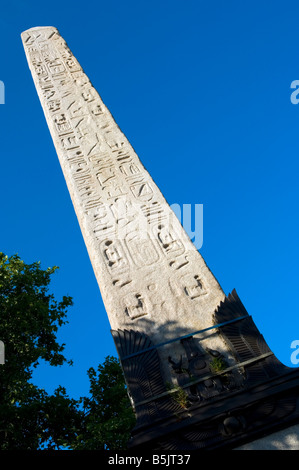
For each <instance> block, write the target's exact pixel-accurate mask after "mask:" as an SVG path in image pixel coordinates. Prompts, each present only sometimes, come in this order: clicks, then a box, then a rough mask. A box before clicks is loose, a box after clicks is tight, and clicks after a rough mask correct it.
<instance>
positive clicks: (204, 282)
mask: <svg viewBox="0 0 299 470" xmlns="http://www.w3.org/2000/svg"><path fill="white" fill-rule="evenodd" d="M22 41H23V44H24V48H25V52H26V56H27V60H28V64H29V67H30V70H31V73H32V77H33V80H34V83H35V86H36V89H37V93H38V95H39V98H40V101H41V105H42V107H43V110H44V114H45V117H46V120H47V123H48V126H49V129H50V132H51V135H52V138H53V142H54V145H55V148H56V151H57V154H58V157H59V160H60V164H61V167H62V170H63V173H64V177H65V180H66V183H67V186H68V189H69V192H70V195H71V198H72V202H73V205H74V208H75V211H76V214H77V217H78V221H79V224H80V227H81V230H82V234H83V237H84V240H85V243H86V247H87V249H88V252H89V256H90V259H91V262H92V265H93V268H94V272H95V276H96V278H97V281H98V284H99V287H100V290H101V294H102V298H103V301H104V304H105V307H106V310H107V314H108V317H109V321H110V324H111V328H112V329H118V328H120V329H133V330H138V331H144V332H146V333H147V334H149V335H150V336H151V338H152V340H153V341H154V342H155V343H159V342H161V341H166V340H168V339H171V338H173V337H177V336H180V335H184V334H187V333H191V332H193V331H195V330H199V329H202V328H206V327H208V326H210V325H211V324H212V314H213V312H214V310H215V309H216V307H217V306H218V305H219V304H220V301H222V300H224V298H225V295H224V293H223V291H222V289H221V287H220V286H219V284H218V282H217V281H216V279H215V278H214V276H213V275H212V273H211V272H210V270H209V269H208V267H207V266H206V263H205V262H204V260H203V258H202V256H201V255H200V254H199V253H198V251H197V250H196V248H195V246H194V245H193V243H192V242H191V241H190V239H189V237H188V236H187V234H186V232H185V231H184V230H183V228H182V226H181V224H180V222H179V220H178V219H177V218H176V217H175V215H174V213H173V211H172V210H171V208H170V207H169V205H168V204H167V202H166V201H165V199H164V197H163V196H162V194H161V192H160V190H159V189H158V187H157V186H156V184H155V183H154V181H153V180H152V178H151V176H150V175H149V173H148V172H147V171H146V170H145V168H144V166H143V165H142V163H141V162H140V160H139V158H138V156H137V155H136V153H135V151H134V149H133V148H132V146H131V145H130V143H129V142H128V140H127V138H126V137H125V135H124V134H123V133H122V132H121V130H120V129H119V127H118V126H117V124H116V123H115V121H114V119H113V117H112V116H111V114H110V112H109V110H108V109H107V108H106V106H105V105H104V104H103V101H102V99H101V98H100V96H99V94H98V93H97V91H96V90H95V89H94V87H93V86H92V84H91V82H90V80H89V79H88V77H87V76H86V74H85V73H84V72H83V70H82V68H81V66H80V64H79V63H78V61H77V60H76V58H75V57H74V56H73V54H72V52H71V51H70V49H69V48H68V46H67V44H66V43H65V41H64V39H63V38H62V37H61V36H60V34H59V33H58V31H57V29H56V28H53V27H37V28H32V29H29V30H27V31H25V32H23V33H22ZM217 341H218V347H220V348H221V347H222V349H224V347H223V345H222V343H221V344H219V342H220V339H217Z"/></svg>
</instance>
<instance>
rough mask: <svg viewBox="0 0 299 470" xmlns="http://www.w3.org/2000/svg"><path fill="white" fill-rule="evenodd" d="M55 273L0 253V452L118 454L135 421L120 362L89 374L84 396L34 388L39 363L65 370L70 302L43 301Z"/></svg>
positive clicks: (111, 362)
mask: <svg viewBox="0 0 299 470" xmlns="http://www.w3.org/2000/svg"><path fill="white" fill-rule="evenodd" d="M56 269H57V267H53V268H48V269H46V270H43V269H42V268H41V266H40V263H39V262H35V263H32V264H26V263H25V262H24V261H22V260H21V259H20V257H19V256H18V255H13V256H11V257H8V256H6V255H4V254H3V253H0V340H2V341H3V343H4V345H5V364H1V365H0V450H6V449H25V450H36V449H43V448H44V449H49V448H50V449H59V448H63V447H67V448H68V449H123V448H125V447H126V443H127V440H128V438H129V432H130V429H131V428H132V426H133V423H134V415H133V412H132V409H131V407H130V403H129V399H128V397H127V393H126V387H125V383H124V379H123V376H122V370H121V367H120V365H119V363H118V361H117V360H116V359H115V358H113V357H110V356H108V357H107V358H106V360H105V362H104V364H103V365H99V367H98V370H97V371H95V370H94V369H90V370H89V371H88V375H89V379H90V394H89V396H88V397H83V398H81V399H80V400H75V399H73V398H70V397H69V396H68V394H67V392H66V390H65V388H63V387H61V386H60V387H58V388H57V389H56V390H55V392H54V393H53V395H49V394H48V393H46V392H45V390H43V389H40V388H39V387H38V386H36V385H35V384H33V383H32V373H33V370H34V368H36V367H37V366H38V364H39V362H40V360H41V359H42V360H44V361H46V362H48V363H49V364H50V365H51V366H59V365H62V364H67V363H68V364H69V365H71V364H72V362H71V361H68V360H67V359H66V358H65V356H64V349H65V345H64V344H59V342H58V340H57V332H58V330H59V327H61V326H62V325H65V324H66V323H67V310H68V308H69V307H70V306H71V305H72V298H71V297H69V296H64V297H63V298H62V300H61V301H57V300H56V299H55V297H54V295H53V294H50V293H49V286H50V281H51V276H52V275H53V274H54V273H55V271H56Z"/></svg>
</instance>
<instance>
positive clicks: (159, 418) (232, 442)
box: [112, 290, 299, 452]
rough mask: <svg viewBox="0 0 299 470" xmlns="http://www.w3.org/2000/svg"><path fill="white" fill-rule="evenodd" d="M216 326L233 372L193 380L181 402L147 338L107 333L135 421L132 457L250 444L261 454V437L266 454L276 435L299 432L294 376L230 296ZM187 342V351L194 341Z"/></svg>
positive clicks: (298, 388) (297, 376) (298, 375)
mask: <svg viewBox="0 0 299 470" xmlns="http://www.w3.org/2000/svg"><path fill="white" fill-rule="evenodd" d="M214 321H215V324H216V325H217V327H218V325H219V328H218V329H219V334H221V336H222V338H223V339H224V340H225V343H226V344H227V347H228V349H229V350H230V352H231V353H232V354H233V356H234V357H235V358H236V361H237V362H236V365H235V366H233V367H228V368H226V369H224V370H222V371H220V372H218V373H212V374H211V375H207V374H206V371H204V373H202V374H200V373H199V374H198V375H197V376H196V377H193V381H192V382H191V383H187V384H186V385H185V386H183V387H182V389H181V392H182V390H183V392H184V393H185V394H186V397H187V398H188V399H187V401H186V402H184V401H182V400H181V401H180V400H178V396H179V391H180V390H174V389H172V390H169V389H167V388H166V387H165V386H164V384H163V377H162V374H161V369H160V363H159V360H160V359H159V354H158V352H157V350H156V349H155V346H154V345H152V344H151V342H150V341H149V339H148V338H147V337H146V335H145V334H143V333H138V332H134V331H126V330H125V331H121V330H117V331H112V334H113V337H114V340H115V344H116V347H117V350H118V354H119V357H120V360H121V362H122V367H123V370H124V374H125V377H126V380H127V385H128V391H129V394H130V396H131V399H132V403H133V405H134V409H135V414H136V426H135V428H134V429H133V431H132V434H131V440H130V442H129V449H131V450H133V449H134V451H136V452H137V451H140V452H145V451H147V452H151V451H153V450H154V451H157V452H159V451H160V452H161V451H165V452H167V451H181V450H190V451H192V450H213V449H237V448H242V446H244V445H246V444H247V446H248V445H249V443H251V444H250V445H251V447H250V448H255V447H253V446H254V445H255V446H256V448H260V447H259V446H260V445H262V444H259V442H264V445H266V444H265V438H266V437H268V441H267V442H268V444H269V442H270V447H271V437H269V436H271V435H272V434H273V433H277V432H279V431H280V432H281V435H282V436H286V435H288V434H287V433H288V431H287V430H288V429H290V430H292V432H293V433H294V429H298V428H296V427H295V428H294V427H293V426H294V425H297V424H299V369H297V368H289V367H287V366H284V365H283V364H282V363H281V362H280V361H278V359H277V358H276V357H275V355H274V354H273V353H272V351H271V350H270V349H269V347H268V345H267V344H266V342H265V340H264V338H263V336H262V335H261V334H260V332H259V331H258V329H257V327H256V325H255V323H254V322H253V320H252V317H251V316H250V315H248V313H247V312H246V310H245V308H244V306H243V304H242V302H241V301H240V299H239V297H238V295H237V293H236V291H235V290H234V291H233V292H232V293H231V294H229V296H227V297H226V299H225V301H224V302H222V303H221V305H220V306H219V308H218V309H217V310H216V311H215V313H214ZM180 341H186V338H185V339H183V340H182V339H181V340H180ZM188 341H189V343H190V344H189V348H190V347H191V346H192V344H193V343H192V338H188ZM190 345H191V346H190ZM192 351H193V359H194V358H196V354H197V353H196V350H195V349H193V350H192ZM236 371H238V373H239V378H238V380H236V375H235V372H236ZM240 377H241V380H240ZM176 393H177V394H178V395H177V396H176ZM292 427H293V428H292ZM290 432H291V431H290ZM261 439H262V440H263V441H261ZM296 442H298V449H299V436H298V438H297V436H294V434H293V435H292V445H293V448H295V446H296ZM254 443H255V444H254ZM281 446H282V444H281V445H280V447H281ZM244 448H246V447H244Z"/></svg>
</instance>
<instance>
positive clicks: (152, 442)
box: [129, 370, 299, 451]
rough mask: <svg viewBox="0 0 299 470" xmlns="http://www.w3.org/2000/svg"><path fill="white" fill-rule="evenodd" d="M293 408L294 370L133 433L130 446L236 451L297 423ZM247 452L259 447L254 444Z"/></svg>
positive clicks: (297, 409) (298, 378) (297, 393)
mask: <svg viewBox="0 0 299 470" xmlns="http://www.w3.org/2000/svg"><path fill="white" fill-rule="evenodd" d="M298 404H299V372H298V371H296V370H295V371H292V372H290V373H289V374H287V376H284V377H281V378H279V379H276V380H273V381H269V382H265V383H263V384H260V385H259V386H256V387H253V388H249V389H247V390H244V391H241V392H236V393H232V394H230V396H227V397H225V398H219V399H218V400H213V401H212V402H210V403H209V402H207V403H205V404H202V405H199V406H197V407H192V408H190V409H188V410H185V411H184V412H182V413H181V414H180V415H177V416H176V417H174V418H172V419H168V420H162V421H161V422H159V420H157V421H156V422H155V423H152V425H150V426H147V427H144V428H139V429H135V430H134V432H133V433H132V439H131V441H130V443H129V447H130V449H135V450H138V449H140V450H142V451H151V450H155V451H164V450H165V451H176V450H197V449H202V450H205V449H206V450H213V449H235V448H238V447H239V446H242V445H244V444H247V443H250V442H252V441H256V440H257V439H260V438H265V436H269V435H270V434H272V433H274V432H277V431H281V430H284V431H285V432H286V429H287V428H289V427H290V426H292V425H294V424H297V423H299V406H298ZM293 439H294V438H293ZM297 443H299V438H298V440H297ZM281 447H282V446H281ZM251 448H259V445H258V442H257V443H256V446H255V447H254V445H253V444H252V446H251ZM298 450H299V447H298Z"/></svg>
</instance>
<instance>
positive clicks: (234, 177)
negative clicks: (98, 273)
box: [0, 0, 299, 397]
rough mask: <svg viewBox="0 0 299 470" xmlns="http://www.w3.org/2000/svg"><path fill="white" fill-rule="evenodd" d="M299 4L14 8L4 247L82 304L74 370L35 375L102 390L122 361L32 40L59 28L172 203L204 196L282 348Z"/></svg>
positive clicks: (293, 256)
mask: <svg viewBox="0 0 299 470" xmlns="http://www.w3.org/2000/svg"><path fill="white" fill-rule="evenodd" d="M298 18H299V4H298V2H297V1H284V2H282V1H275V0H271V1H270V0H267V1H262V2H261V1H260V0H259V1H256V0H251V1H242V2H240V1H239V0H233V1H226V2H225V1H220V0H216V1H214V2H207V1H205V2H204V1H201V0H196V1H193V0H188V1H177V0H171V1H168V0H167V1H165V0H151V1H140V0H139V1H137V0H126V1H120V0H115V1H111V2H107V1H105V2H104V1H102V0H98V1H97V2H82V1H77V0H73V1H69V0H65V1H64V2H61V1H57V0H51V2H40V1H30V0H29V1H26V2H25V1H14V0H11V1H10V2H5V4H2V5H1V17H0V37H1V50H0V64H1V67H0V80H2V81H3V82H4V83H5V105H0V125H1V127H0V135H1V141H0V154H1V185H0V201H1V219H0V220H1V232H0V233H1V235H0V236H1V238H0V242H1V243H0V250H1V251H3V252H5V253H6V254H8V255H12V254H14V253H18V254H19V255H20V256H21V257H22V258H23V259H24V260H25V261H26V262H28V263H31V262H34V261H37V260H40V261H41V263H42V266H43V267H44V268H46V267H48V266H53V265H58V266H59V267H60V270H59V272H58V273H57V274H56V275H55V277H54V280H53V284H52V290H53V291H54V293H55V295H56V296H57V298H61V296H62V295H64V294H68V295H71V296H73V298H74V307H72V308H71V309H70V310H69V315H68V318H69V324H68V325H67V326H64V327H63V328H62V329H61V331H60V333H59V339H60V341H62V342H64V343H66V355H67V357H68V358H72V359H73V360H74V366H73V367H69V366H66V367H62V368H53V370H52V369H49V368H44V367H42V368H41V369H40V370H39V371H38V372H37V374H36V375H35V380H36V382H37V383H38V384H39V385H40V386H41V387H45V388H46V389H47V390H48V391H50V392H51V391H53V390H54V388H56V387H57V386H58V385H59V384H61V385H63V386H65V387H66V389H67V391H68V392H69V394H70V395H72V396H74V397H78V396H81V395H84V394H86V393H87V392H88V379H87V375H86V371H87V369H88V368H89V367H91V366H94V367H96V366H97V364H98V363H100V362H102V361H103V360H104V358H105V356H107V355H108V354H112V355H116V351H115V348H114V343H113V340H112V338H111V335H110V326H109V323H108V319H107V316H106V312H105V309H104V307H103V303H102V299H101V296H100V292H99V289H98V286H97V283H96V280H95V277H94V274H93V271H92V267H91V264H90V261H89V258H88V254H87V251H86V248H85V245H84V243H83V239H82V236H81V233H80V230H79V226H78V222H77V220H76V217H75V213H74V210H73V207H72V204H71V200H70V197H69V194H68V191H67V188H66V184H65V181H64V178H63V175H62V172H61V169H60V166H59V162H58V158H57V156H56V153H55V150H54V146H53V144H52V140H51V138H50V134H49V131H48V128H47V125H46V122H45V119H44V116H43V113H42V109H41V106H40V103H39V100H38V98H37V94H36V91H35V88H34V85H33V81H32V78H31V75H30V72H29V69H28V66H27V62H26V59H25V54H24V51H23V46H22V43H21V38H20V34H21V32H22V31H24V30H26V29H28V28H30V27H34V26H56V27H57V28H58V29H59V31H60V33H61V35H62V36H63V37H64V39H65V40H66V41H67V43H68V45H69V47H70V48H71V50H72V51H73V53H74V54H75V56H76V57H77V59H78V60H79V62H80V63H81V65H82V67H83V68H84V70H85V72H86V73H87V75H88V76H89V78H90V79H91V81H92V83H93V85H94V86H95V87H96V88H97V90H98V91H99V93H100V95H101V96H102V98H103V100H104V102H105V104H106V105H107V106H108V107H109V109H110V111H111V112H112V114H113V116H114V117H115V119H116V121H117V123H118V124H119V126H120V127H121V129H122V130H123V132H124V133H125V134H126V136H127V137H128V139H129V140H130V142H131V143H132V145H133V147H134V148H135V150H136V151H137V153H138V155H139V157H140V158H141V160H142V162H143V163H144V165H145V167H146V168H147V170H148V171H149V172H150V173H151V174H152V176H153V178H154V180H155V182H156V183H157V184H158V185H159V187H160V188H161V190H162V192H163V194H164V196H165V197H166V199H167V200H168V202H169V203H170V204H173V203H178V204H196V203H197V204H203V207H204V242H203V246H202V248H201V249H200V252H201V253H202V255H203V256H204V258H205V260H206V262H207V264H208V266H209V267H210V269H211V270H212V271H213V273H214V275H215V276H216V278H217V279H218V281H219V282H220V284H221V286H222V288H223V289H224V291H225V292H226V293H227V294H228V293H229V292H231V291H232V289H233V288H236V290H237V292H238V294H239V296H240V297H241V299H242V301H243V303H244V305H245V307H246V308H247V310H248V312H249V313H250V314H251V315H252V316H253V319H254V320H255V322H256V324H257V325H258V327H259V329H260V331H261V332H262V334H263V335H264V337H265V338H266V340H267V342H268V344H269V346H270V347H271V349H272V350H273V351H274V353H275V354H276V355H277V357H278V358H279V359H280V360H281V361H282V362H284V363H285V364H287V365H289V366H292V364H291V362H290V356H291V352H292V350H291V348H290V345H291V342H292V341H294V340H299V318H298V300H297V297H298V262H299V257H298V227H299V222H298V202H299V201H298V170H299V165H298V156H299V104H298V105H294V104H292V103H291V100H290V96H291V93H292V91H293V90H291V88H290V85H291V82H292V81H294V80H299V20H298Z"/></svg>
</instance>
